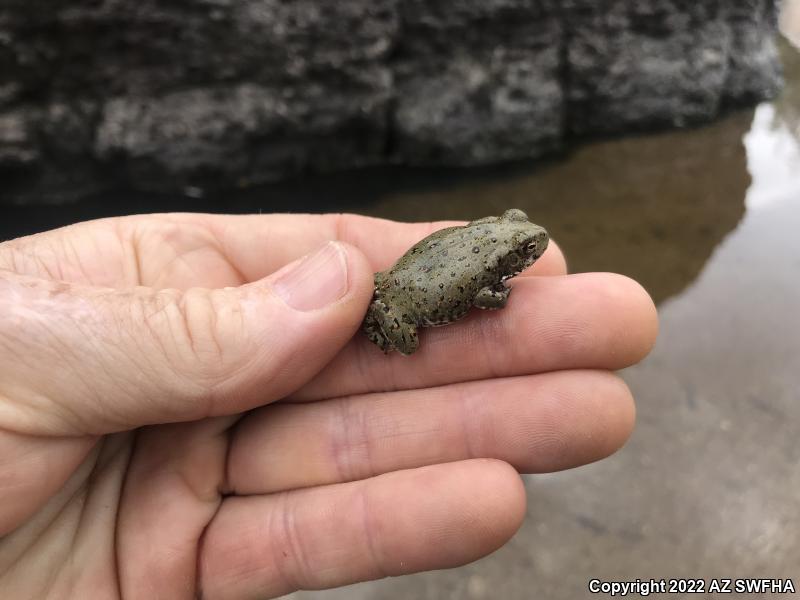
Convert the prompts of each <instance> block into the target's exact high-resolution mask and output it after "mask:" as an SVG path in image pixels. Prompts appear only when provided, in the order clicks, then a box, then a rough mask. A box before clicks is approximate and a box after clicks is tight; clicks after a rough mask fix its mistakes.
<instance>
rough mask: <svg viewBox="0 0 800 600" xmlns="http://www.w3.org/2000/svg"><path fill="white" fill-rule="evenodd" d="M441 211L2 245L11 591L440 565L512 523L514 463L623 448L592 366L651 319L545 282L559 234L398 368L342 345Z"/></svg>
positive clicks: (140, 587)
mask: <svg viewBox="0 0 800 600" xmlns="http://www.w3.org/2000/svg"><path fill="white" fill-rule="evenodd" d="M442 226H444V224H442V223H439V224H433V225H423V224H416V225H406V224H399V223H392V222H389V221H382V220H377V219H368V218H365V217H357V216H340V215H326V216H307V215H306V216H287V215H275V216H245V217H238V216H212V215H153V216H140V217H128V218H121V219H107V220H101V221H95V222H89V223H82V224H79V225H75V226H72V227H68V228H64V229H60V230H56V231H52V232H48V233H44V234H39V235H36V236H31V237H28V238H21V239H19V240H13V241H10V242H6V243H4V244H0V497H1V498H2V503H0V589H2V590H4V594H6V595H7V597H9V598H15V599H16V598H42V597H46V596H47V597H55V598H66V597H79V598H95V597H96V598H111V597H125V598H138V597H142V598H154V597H164V598H191V597H198V596H202V597H204V598H252V597H271V596H277V595H280V594H284V593H287V592H290V591H292V590H295V589H301V588H305V589H311V588H326V587H333V586H338V585H343V584H346V583H350V582H354V581H359V580H365V579H374V578H378V577H382V576H386V575H397V574H402V573H410V572H415V571H421V570H427V569H438V568H445V567H451V566H456V565H460V564H464V563H466V562H469V561H472V560H475V559H477V558H479V557H481V556H483V555H485V554H487V553H489V552H491V551H493V550H494V549H496V548H498V547H499V546H500V545H502V544H503V543H505V542H506V541H507V540H508V539H509V538H510V537H511V536H512V535H513V533H514V532H515V530H516V529H517V528H518V526H519V525H520V523H521V520H522V518H523V515H524V512H525V495H524V489H523V485H522V483H521V481H520V478H519V476H518V474H517V471H520V472H546V471H554V470H559V469H565V468H569V467H573V466H577V465H581V464H584V463H587V462H591V461H594V460H597V459H600V458H602V457H604V456H607V455H608V454H610V453H612V452H614V451H615V450H616V449H617V448H619V447H620V446H621V445H622V443H623V442H624V441H625V439H626V438H627V436H628V435H629V433H630V430H631V428H632V425H633V419H634V407H633V402H632V399H631V396H630V393H629V391H628V389H627V388H626V386H625V385H624V383H622V382H621V380H619V379H618V378H617V377H616V376H615V375H613V374H611V373H610V372H609V371H610V370H615V369H619V368H622V367H625V366H628V365H630V364H632V363H635V362H637V361H638V360H640V359H641V358H642V357H643V356H644V355H645V354H646V353H647V352H648V350H649V349H650V347H651V345H652V344H653V341H654V339H655V335H656V329H657V323H656V315H655V310H654V308H653V305H652V302H651V301H650V299H649V297H648V296H647V294H646V293H645V292H644V291H643V290H642V289H641V287H639V286H638V284H636V283H634V282H632V281H631V280H629V279H626V278H624V277H621V276H617V275H610V274H584V275H572V276H564V273H565V271H566V268H565V263H564V260H563V257H562V255H561V254H560V251H559V250H558V248H557V247H556V246H555V245H554V244H551V247H550V249H549V250H548V251H547V252H546V253H545V255H544V256H543V257H542V259H540V261H539V262H537V263H536V265H535V266H534V268H533V269H531V272H530V273H525V274H523V275H521V276H519V277H518V278H516V279H515V280H513V282H512V285H513V286H514V287H515V288H517V289H516V291H515V293H514V295H513V296H512V299H511V301H510V302H509V305H508V307H507V308H505V309H504V310H503V311H499V312H496V313H493V314H491V315H486V314H477V315H472V316H470V317H468V318H467V319H465V320H464V321H462V322H460V323H458V324H456V325H452V326H450V327H446V328H442V329H436V330H432V329H428V330H425V331H424V333H423V335H424V338H423V340H422V345H421V349H420V351H419V352H418V353H417V354H415V355H414V356H413V357H410V358H406V357H403V356H399V355H397V354H394V355H390V356H384V355H383V354H382V353H381V352H380V350H378V348H377V347H375V346H374V345H372V344H371V343H369V341H367V339H366V337H365V336H363V335H361V334H359V335H356V336H355V338H353V339H351V338H352V337H353V334H354V333H355V332H356V331H357V329H358V327H359V325H360V323H361V319H362V318H363V315H364V313H365V311H366V307H367V305H368V303H369V301H370V299H371V295H372V274H373V271H375V270H378V269H383V268H386V267H387V266H389V265H390V264H391V263H392V262H393V260H394V259H396V258H397V257H398V256H399V255H400V254H402V253H403V252H404V251H405V250H406V249H407V248H408V247H409V246H411V245H412V244H413V243H414V242H416V241H418V240H419V239H421V238H423V237H425V236H426V235H427V234H428V233H430V232H431V231H432V230H433V229H436V228H439V227H442ZM331 240H339V241H338V242H337V243H334V244H330V243H329V244H326V242H329V241H331ZM320 248H322V249H321V250H320ZM357 248H358V249H357ZM359 250H360V251H359ZM315 251H316V254H314V255H313V256H311V257H308V258H303V259H300V257H302V256H304V255H306V254H308V253H312V252H315ZM362 253H363V254H362ZM297 259H300V260H299V262H293V261H295V260H297ZM290 263H291V265H290ZM287 265H289V266H287ZM531 275H540V276H538V277H537V276H531Z"/></svg>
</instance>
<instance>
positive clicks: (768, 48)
mask: <svg viewBox="0 0 800 600" xmlns="http://www.w3.org/2000/svg"><path fill="white" fill-rule="evenodd" d="M775 13H776V8H775V5H774V2H773V0H707V1H705V2H689V1H688V0H687V1H682V0H642V1H640V2H629V1H626V0H562V1H556V0H538V1H537V0H453V1H452V2H448V3H444V2H427V1H423V0H339V1H337V2H327V1H325V0H293V1H285V0H179V1H175V2H170V3H164V2H159V1H157V0H138V1H136V2H133V1H132V0H75V1H73V2H71V3H69V4H64V3H63V2H60V1H57V0H38V1H35V2H31V1H30V0H25V1H23V0H6V1H5V2H4V3H3V5H2V6H0V182H2V187H0V198H2V199H3V200H5V201H17V202H25V201H60V200H65V199H70V198H75V197H79V196H81V195H83V194H86V193H88V192H93V191H97V190H99V189H103V188H104V187H107V186H110V185H115V184H120V183H121V184H124V185H130V186H133V187H136V188H141V189H153V190H163V191H181V190H189V191H190V192H191V193H196V192H197V190H198V189H204V188H234V187H242V186H250V185H254V184H257V183H261V182H265V181H269V180H274V179H276V178H280V177H285V176H287V175H292V174H296V173H300V172H304V171H309V170H310V171H328V170H334V169H341V168H347V167H353V166H363V165H371V164H381V163H387V162H397V163H404V164H418V165H433V166H435V165H461V166H467V165H481V164H488V163H494V162H499V161H505V160H517V159H525V158H531V157H536V156H540V155H542V154H544V153H546V152H550V151H552V150H553V149H557V148H559V147H561V146H563V145H564V144H565V142H566V141H567V140H569V139H571V138H573V137H575V136H586V135H595V134H609V133H618V132H624V131H628V130H631V129H645V128H652V127H663V126H683V125H686V124H693V123H699V122H704V121H708V120H710V119H713V118H714V117H715V116H716V115H718V114H719V112H720V110H721V109H722V108H723V107H724V106H725V105H727V104H734V103H741V102H752V101H755V100H758V99H761V98H764V97H767V96H770V95H772V94H773V93H774V92H775V91H776V89H777V87H778V85H779V82H780V75H779V72H778V60H777V55H776V52H775V47H774V43H773V38H774V35H775V22H776V14H775Z"/></svg>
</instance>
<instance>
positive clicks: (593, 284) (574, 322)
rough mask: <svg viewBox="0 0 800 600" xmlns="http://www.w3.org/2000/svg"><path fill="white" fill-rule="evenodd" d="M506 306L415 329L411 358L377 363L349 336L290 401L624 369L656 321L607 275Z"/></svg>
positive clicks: (535, 280)
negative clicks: (417, 332) (417, 334)
mask: <svg viewBox="0 0 800 600" xmlns="http://www.w3.org/2000/svg"><path fill="white" fill-rule="evenodd" d="M512 286H513V287H514V292H513V294H512V296H511V299H510V300H509V303H508V306H507V307H506V308H505V309H503V310H501V311H496V312H492V313H489V314H487V313H485V312H482V311H478V310H474V311H473V314H471V315H470V316H469V317H467V318H466V319H464V320H463V321H460V322H458V323H456V324H454V325H450V326H448V327H443V328H431V329H425V330H424V331H423V333H422V335H421V336H420V337H421V343H420V350H419V351H418V352H417V353H416V354H414V355H413V356H411V357H406V356H401V355H399V354H398V353H396V352H393V353H391V354H390V355H388V356H385V355H383V354H382V353H381V351H380V350H379V349H378V348H377V346H375V345H373V344H372V343H370V342H369V341H368V340H367V339H366V336H365V335H364V334H363V333H361V332H358V333H357V334H356V336H355V338H354V339H353V340H351V342H350V343H349V344H348V345H347V346H345V348H344V349H343V350H342V352H340V353H339V354H338V355H337V356H336V358H334V360H333V361H332V362H331V363H329V364H328V365H327V366H326V367H325V368H324V369H323V370H322V371H321V372H320V373H319V374H318V375H316V376H315V377H314V378H313V379H312V380H311V381H310V382H309V383H308V384H306V385H305V386H303V387H302V388H301V389H299V390H298V391H297V392H295V393H294V394H292V395H291V396H290V400H293V401H301V402H306V401H315V400H322V399H326V398H337V397H341V396H349V395H352V394H365V393H371V392H382V391H394V390H408V389H417V388H425V387H432V386H439V385H447V384H450V383H458V382H461V381H474V380H479V379H486V378H491V377H512V376H518V375H528V374H533V373H542V372H546V371H555V370H563V369H608V370H617V369H622V368H625V367H628V366H630V365H632V364H634V363H636V362H638V361H640V360H641V359H642V358H644V356H645V355H646V354H647V353H648V352H649V351H650V348H651V347H652V345H653V343H654V342H655V337H656V333H657V330H658V321H657V316H656V310H655V307H654V306H653V302H652V300H651V299H650V297H649V296H648V294H647V292H646V291H644V289H643V288H642V287H641V286H640V285H639V284H638V283H636V282H635V281H633V280H632V279H629V278H627V277H623V276H621V275H615V274H611V273H584V274H579V275H567V276H561V277H525V278H520V279H517V280H515V281H514V282H512Z"/></svg>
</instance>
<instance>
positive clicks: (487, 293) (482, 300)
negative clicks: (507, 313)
mask: <svg viewBox="0 0 800 600" xmlns="http://www.w3.org/2000/svg"><path fill="white" fill-rule="evenodd" d="M509 294H511V288H507V287H506V286H505V284H503V283H498V284H497V285H495V286H492V287H485V288H483V289H482V290H480V291H479V292H478V293H477V294H476V295H475V300H474V301H473V305H474V306H476V307H478V308H482V309H484V310H496V309H498V308H503V307H504V306H505V305H506V303H507V302H508V296H509Z"/></svg>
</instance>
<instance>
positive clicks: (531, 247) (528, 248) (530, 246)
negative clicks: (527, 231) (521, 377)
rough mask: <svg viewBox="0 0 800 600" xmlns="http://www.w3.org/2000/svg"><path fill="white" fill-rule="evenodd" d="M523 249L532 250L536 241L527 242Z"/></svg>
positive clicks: (534, 248)
mask: <svg viewBox="0 0 800 600" xmlns="http://www.w3.org/2000/svg"><path fill="white" fill-rule="evenodd" d="M525 249H526V250H527V251H528V252H533V251H534V250H536V242H531V243H530V244H528V245H527V246H525Z"/></svg>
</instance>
